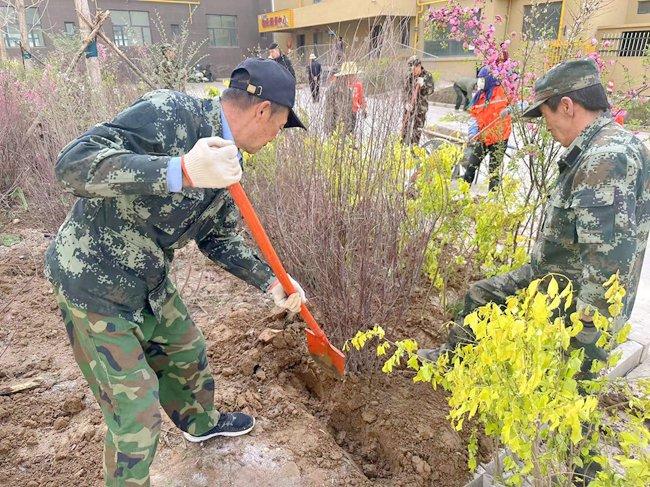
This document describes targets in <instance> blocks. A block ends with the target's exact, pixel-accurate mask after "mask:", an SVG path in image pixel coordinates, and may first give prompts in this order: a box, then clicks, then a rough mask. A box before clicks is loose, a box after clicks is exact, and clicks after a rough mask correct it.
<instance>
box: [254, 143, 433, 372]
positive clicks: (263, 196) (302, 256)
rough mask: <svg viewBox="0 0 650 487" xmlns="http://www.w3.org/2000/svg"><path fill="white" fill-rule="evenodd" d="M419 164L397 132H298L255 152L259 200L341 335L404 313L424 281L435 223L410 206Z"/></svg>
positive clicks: (281, 246) (330, 329) (331, 331)
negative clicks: (378, 137)
mask: <svg viewBox="0 0 650 487" xmlns="http://www.w3.org/2000/svg"><path fill="white" fill-rule="evenodd" d="M378 144H382V143H381V142H378ZM410 166H412V156H411V155H410V153H409V152H408V151H405V150H404V149H403V148H402V147H401V146H400V145H399V144H398V143H397V142H395V141H394V140H392V139H389V138H387V139H385V140H384V143H383V145H382V146H381V147H379V148H378V147H373V146H372V144H370V143H369V144H367V145H365V144H364V145H358V143H356V142H355V141H354V140H353V139H352V138H350V137H339V136H338V134H337V133H335V134H334V135H333V136H332V137H330V138H326V139H321V138H319V137H318V136H311V135H306V134H302V133H298V134H296V133H293V134H291V135H287V136H285V137H282V138H281V139H280V140H278V141H277V143H276V144H273V145H271V146H269V147H267V148H266V149H265V150H263V151H262V152H261V153H259V154H257V155H255V156H253V157H251V158H250V159H249V160H248V162H247V167H248V168H249V173H248V175H247V180H246V188H247V189H248V190H249V192H250V195H251V199H252V200H253V203H254V205H255V208H256V210H257V211H258V212H259V214H260V218H261V219H262V220H263V222H264V223H265V225H266V227H267V231H268V233H269V235H270V237H271V239H272V240H273V242H274V245H276V246H277V248H278V252H279V254H280V255H281V257H282V258H283V259H284V261H285V262H286V265H287V268H288V270H289V272H290V273H291V274H293V275H294V276H295V277H296V279H297V280H298V281H300V283H301V284H302V285H303V286H304V287H305V288H306V290H307V294H308V296H309V298H310V300H311V302H312V303H313V304H314V305H315V307H316V308H317V309H318V310H319V312H320V313H319V315H320V317H321V319H322V320H323V323H324V326H325V329H326V331H327V333H328V335H329V336H330V338H331V339H333V341H334V343H342V342H343V340H344V339H345V338H346V337H347V336H349V335H350V334H351V332H353V330H356V329H358V328H359V327H362V326H368V325H371V324H373V323H376V322H385V321H386V320H388V319H390V320H395V321H399V320H400V318H401V317H402V316H403V314H404V312H405V311H406V310H407V309H408V307H409V304H410V298H411V295H412V293H413V290H414V289H415V287H416V286H417V284H418V283H419V282H421V278H422V275H421V268H422V264H423V262H424V253H425V249H426V242H427V241H428V240H429V238H430V234H431V231H432V226H431V225H430V224H429V223H428V221H427V220H426V219H424V218H419V216H421V215H417V214H415V213H413V212H412V211H409V201H408V195H407V192H406V186H407V185H406V183H407V181H408V174H409V167H410ZM364 360H365V359H364V358H362V357H359V358H355V359H352V363H351V366H352V369H353V370H354V368H355V367H358V366H360V365H363V364H364Z"/></svg>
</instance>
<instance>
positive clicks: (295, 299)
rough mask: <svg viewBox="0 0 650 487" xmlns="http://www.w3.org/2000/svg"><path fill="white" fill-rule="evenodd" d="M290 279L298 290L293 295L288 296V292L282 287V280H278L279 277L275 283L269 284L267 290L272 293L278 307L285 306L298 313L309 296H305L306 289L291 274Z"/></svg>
mask: <svg viewBox="0 0 650 487" xmlns="http://www.w3.org/2000/svg"><path fill="white" fill-rule="evenodd" d="M289 279H291V284H293V287H294V288H295V289H296V292H295V293H293V294H292V295H291V296H288V297H287V294H286V293H285V292H284V289H283V288H282V284H280V281H278V279H277V278H276V279H275V281H273V284H271V285H270V286H269V289H268V291H267V292H268V293H269V294H270V295H271V297H272V298H273V301H274V302H275V305H276V306H277V307H279V308H284V309H286V310H287V311H290V312H291V313H298V312H299V311H300V306H301V305H302V303H306V302H307V297H306V296H305V291H303V289H302V287H300V284H298V283H297V282H296V280H295V279H294V278H293V277H291V276H289Z"/></svg>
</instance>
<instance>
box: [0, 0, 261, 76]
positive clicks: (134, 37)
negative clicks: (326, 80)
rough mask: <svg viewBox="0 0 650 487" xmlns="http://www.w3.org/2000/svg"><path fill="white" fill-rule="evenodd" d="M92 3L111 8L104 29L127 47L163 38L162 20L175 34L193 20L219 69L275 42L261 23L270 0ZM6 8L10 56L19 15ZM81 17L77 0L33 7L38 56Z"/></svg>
mask: <svg viewBox="0 0 650 487" xmlns="http://www.w3.org/2000/svg"><path fill="white" fill-rule="evenodd" d="M27 3H28V4H29V3H33V2H27ZM89 4H90V10H91V12H94V11H95V10H110V11H111V20H110V21H109V22H107V24H105V26H104V33H105V34H106V35H107V36H108V37H109V38H110V39H112V40H113V41H114V42H115V43H116V44H117V45H118V46H119V47H120V48H123V49H124V50H125V51H126V52H127V53H128V52H129V50H130V49H132V48H133V47H135V46H141V45H146V44H151V43H156V42H160V38H161V35H160V32H159V26H158V24H159V23H160V24H161V25H160V27H161V28H162V29H165V31H166V33H167V35H168V36H169V37H171V35H170V34H175V33H179V32H180V30H181V28H182V25H183V23H184V22H187V26H188V29H189V31H190V35H191V39H192V40H193V41H196V42H202V41H203V40H207V42H206V43H205V45H204V46H203V48H202V50H201V52H200V53H199V54H200V55H205V56H207V57H206V58H205V59H204V60H202V61H201V62H202V63H203V64H210V65H211V70H212V72H213V73H214V74H215V75H227V74H229V72H230V70H232V68H233V67H234V66H236V65H237V64H238V63H239V62H240V61H241V60H242V59H243V58H244V57H246V56H247V55H248V54H249V53H250V52H251V51H252V50H254V49H255V48H257V47H258V46H262V47H266V46H267V44H268V43H269V42H270V41H269V39H270V36H269V35H267V34H264V33H260V32H259V31H258V28H257V17H258V15H259V14H262V13H264V12H268V11H270V10H271V5H272V2H271V1H270V0H238V1H232V0H94V1H90V2H89ZM2 9H5V16H6V17H8V18H9V19H10V22H9V23H8V24H7V25H6V26H5V27H4V28H3V29H2V30H3V32H2V33H1V34H2V35H1V39H0V42H4V45H5V47H6V51H7V54H8V55H9V56H11V57H19V56H20V49H19V43H20V33H19V30H18V23H17V20H16V19H15V15H12V10H13V9H12V8H11V7H7V5H3V1H2V0H0V10H2ZM7 9H9V12H7ZM158 19H160V22H159V21H158ZM78 23H79V22H78V20H77V14H76V11H75V4H74V0H49V1H45V2H42V3H40V4H39V5H36V6H35V7H32V8H29V9H28V10H27V25H28V30H29V44H30V47H29V50H30V51H31V52H33V53H34V55H35V56H38V55H39V54H43V53H45V52H47V50H48V49H51V48H52V34H60V33H68V34H73V33H75V32H76V31H77V29H78V27H79V26H78ZM100 42H101V40H100Z"/></svg>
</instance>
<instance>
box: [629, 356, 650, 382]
mask: <svg viewBox="0 0 650 487" xmlns="http://www.w3.org/2000/svg"><path fill="white" fill-rule="evenodd" d="M626 377H627V378H628V379H642V378H647V379H650V357H648V358H646V359H645V360H644V361H643V362H641V363H640V364H639V365H637V366H636V367H635V368H634V369H633V370H632V371H630V372H629V373H628V374H627V375H626Z"/></svg>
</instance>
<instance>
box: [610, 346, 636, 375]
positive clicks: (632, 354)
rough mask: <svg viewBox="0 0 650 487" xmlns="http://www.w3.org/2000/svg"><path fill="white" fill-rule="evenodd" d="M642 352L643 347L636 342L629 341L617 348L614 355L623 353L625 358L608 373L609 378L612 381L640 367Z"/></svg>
mask: <svg viewBox="0 0 650 487" xmlns="http://www.w3.org/2000/svg"><path fill="white" fill-rule="evenodd" d="M642 351H643V346H641V345H640V344H638V343H636V342H633V341H630V340H628V341H627V342H625V343H621V344H620V345H619V346H618V347H616V349H614V353H615V352H623V356H622V357H621V359H620V360H619V361H618V363H617V364H616V366H614V368H612V369H611V370H610V371H609V372H608V373H607V377H609V378H612V379H613V378H615V377H623V376H624V375H625V374H627V373H628V372H629V371H630V370H632V369H633V368H634V367H636V366H637V365H639V362H641V352H642Z"/></svg>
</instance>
